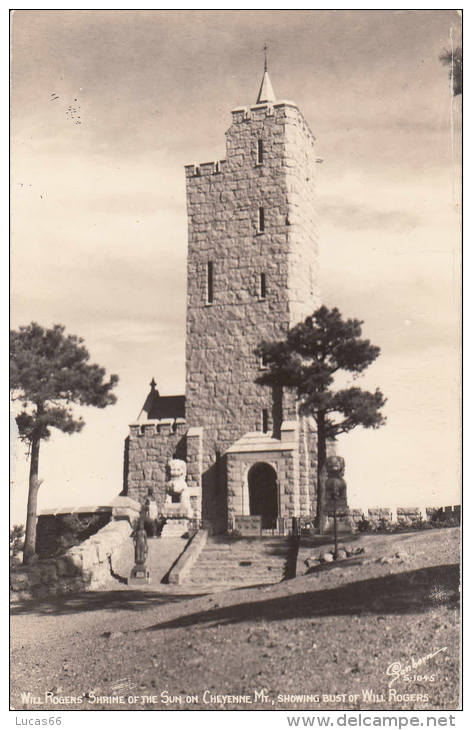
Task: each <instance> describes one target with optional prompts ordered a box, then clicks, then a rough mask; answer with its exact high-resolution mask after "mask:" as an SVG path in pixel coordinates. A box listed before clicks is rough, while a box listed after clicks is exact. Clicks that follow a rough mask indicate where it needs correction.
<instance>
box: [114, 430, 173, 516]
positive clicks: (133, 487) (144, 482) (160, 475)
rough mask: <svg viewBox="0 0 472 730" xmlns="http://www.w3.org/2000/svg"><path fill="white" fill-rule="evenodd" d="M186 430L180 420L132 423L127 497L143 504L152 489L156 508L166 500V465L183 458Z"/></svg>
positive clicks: (129, 442)
mask: <svg viewBox="0 0 472 730" xmlns="http://www.w3.org/2000/svg"><path fill="white" fill-rule="evenodd" d="M186 432H187V427H186V425H185V421H184V420H183V419H177V421H175V422H173V421H171V419H168V421H148V422H147V423H146V422H145V423H143V424H132V425H131V426H130V434H129V441H128V453H129V459H128V461H129V469H128V475H127V496H129V497H132V498H133V499H136V500H138V501H139V502H141V503H142V502H144V500H145V498H146V497H147V494H148V489H150V488H151V489H152V490H153V493H154V497H155V499H156V502H157V504H158V506H161V505H162V504H163V503H164V500H165V497H166V488H165V484H166V464H167V461H168V460H169V459H172V458H173V457H176V458H179V459H186V456H187V450H186V439H185V434H186Z"/></svg>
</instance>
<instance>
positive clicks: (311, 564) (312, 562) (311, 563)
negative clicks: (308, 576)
mask: <svg viewBox="0 0 472 730" xmlns="http://www.w3.org/2000/svg"><path fill="white" fill-rule="evenodd" d="M319 564H320V561H319V560H318V558H315V557H312V558H307V559H306V560H305V565H306V567H307V568H316V567H317V566H318V565H319Z"/></svg>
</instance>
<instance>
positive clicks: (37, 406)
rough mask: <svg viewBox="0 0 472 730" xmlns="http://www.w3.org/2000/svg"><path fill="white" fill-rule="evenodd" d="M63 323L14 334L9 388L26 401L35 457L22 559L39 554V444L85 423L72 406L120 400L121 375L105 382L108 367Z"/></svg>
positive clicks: (21, 420)
mask: <svg viewBox="0 0 472 730" xmlns="http://www.w3.org/2000/svg"><path fill="white" fill-rule="evenodd" d="M64 330H65V328H64V327H63V326H62V325H54V326H53V327H52V328H51V329H44V328H43V327H41V326H40V325H39V324H36V322H32V323H31V324H30V325H28V326H25V327H20V328H19V330H18V331H12V332H10V362H11V365H10V390H11V393H12V399H13V400H18V401H20V402H21V404H22V410H21V411H20V413H19V414H18V415H17V417H16V422H17V424H18V430H19V433H20V438H21V439H22V440H23V441H25V442H27V443H28V446H29V457H30V472H29V491H28V508H27V518H26V536H25V545H24V553H23V562H24V563H25V564H28V563H29V562H31V559H32V557H33V555H34V553H35V543H36V512H37V498H38V490H39V487H40V484H41V482H40V481H39V479H38V468H39V447H40V443H41V441H47V440H48V439H49V437H50V435H51V431H50V429H51V428H57V429H59V430H60V431H62V432H63V433H69V434H72V433H76V432H77V431H80V430H81V429H82V427H83V426H84V422H83V420H82V418H76V417H75V416H74V412H73V410H72V407H71V405H72V404H77V405H87V406H96V407H97V408H105V407H106V406H108V405H111V404H113V403H115V402H116V397H115V395H113V393H111V390H112V389H113V388H114V387H115V385H116V384H117V382H118V376H117V375H111V376H110V379H109V380H108V381H105V379H104V378H105V370H104V369H103V368H101V367H99V366H98V365H93V364H90V363H89V362H88V361H89V358H90V355H89V353H88V351H87V349H86V348H85V346H84V344H83V340H82V339H81V338H79V337H76V336H75V335H66V334H65V331H64Z"/></svg>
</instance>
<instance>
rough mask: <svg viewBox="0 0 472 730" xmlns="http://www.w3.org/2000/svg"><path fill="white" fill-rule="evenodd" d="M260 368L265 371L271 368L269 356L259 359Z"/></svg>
mask: <svg viewBox="0 0 472 730" xmlns="http://www.w3.org/2000/svg"><path fill="white" fill-rule="evenodd" d="M259 367H260V369H261V370H265V369H266V368H268V367H269V363H268V360H267V355H261V356H260V358H259Z"/></svg>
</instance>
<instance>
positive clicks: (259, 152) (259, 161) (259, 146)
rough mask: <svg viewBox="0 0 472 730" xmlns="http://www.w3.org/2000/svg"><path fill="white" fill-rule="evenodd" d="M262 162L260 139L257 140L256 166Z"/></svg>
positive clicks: (262, 145)
mask: <svg viewBox="0 0 472 730" xmlns="http://www.w3.org/2000/svg"><path fill="white" fill-rule="evenodd" d="M263 162H264V143H263V141H262V139H258V140H257V164H258V165H262V163H263Z"/></svg>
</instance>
